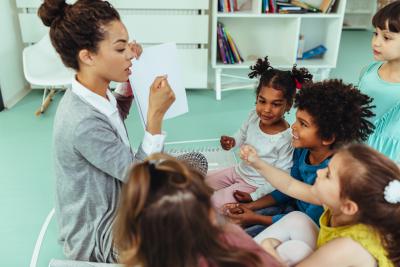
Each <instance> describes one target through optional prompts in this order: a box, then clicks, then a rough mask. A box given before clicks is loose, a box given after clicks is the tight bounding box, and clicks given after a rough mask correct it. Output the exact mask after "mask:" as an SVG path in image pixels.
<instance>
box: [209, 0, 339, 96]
mask: <svg viewBox="0 0 400 267" xmlns="http://www.w3.org/2000/svg"><path fill="white" fill-rule="evenodd" d="M261 6H262V0H251V4H249V5H248V9H246V10H241V11H236V12H229V13H228V12H226V13H222V12H218V0H212V25H211V26H212V33H211V34H212V41H211V65H212V67H213V70H214V72H215V91H216V99H217V100H220V99H221V93H222V91H225V90H234V89H239V88H246V87H250V88H254V81H249V80H248V79H247V78H246V76H247V73H248V71H245V70H248V69H249V67H250V66H251V65H253V64H254V63H255V61H256V59H257V58H260V57H265V56H268V57H269V59H270V61H271V64H272V66H274V67H276V68H291V67H292V66H293V64H295V63H296V64H297V65H298V67H306V68H309V69H310V71H311V72H313V73H314V74H316V75H315V76H316V77H319V78H320V79H325V78H327V77H328V76H329V72H330V70H331V69H332V68H335V67H336V61H337V56H338V51H339V43H340V37H341V33H342V24H343V17H344V13H345V7H346V0H336V1H335V4H334V6H333V8H332V10H331V12H330V13H305V14H276V13H274V14H272V13H267V14H265V13H262V12H261ZM219 22H220V23H223V25H224V27H225V29H226V30H227V31H228V32H229V33H230V35H231V36H232V38H233V39H234V41H235V43H236V45H237V47H238V50H239V51H240V54H241V56H242V58H243V60H244V62H243V63H236V64H224V63H222V62H221V61H220V59H219V56H218V51H217V49H219V48H218V45H217V43H218V38H217V24H218V23H219ZM300 36H303V37H304V51H307V50H309V49H311V48H314V47H316V46H318V45H321V44H322V45H324V46H325V47H326V48H327V51H326V53H325V54H324V55H323V57H322V58H318V59H307V60H298V59H297V49H298V45H299V38H300ZM238 70H242V71H240V73H241V74H240V75H238V74H237V73H238ZM232 73H234V74H232ZM225 78H228V79H229V80H233V79H237V80H239V81H241V82H239V83H236V84H233V85H228V86H226V85H225V84H226V83H225V80H224V79H225ZM223 85H224V86H223Z"/></svg>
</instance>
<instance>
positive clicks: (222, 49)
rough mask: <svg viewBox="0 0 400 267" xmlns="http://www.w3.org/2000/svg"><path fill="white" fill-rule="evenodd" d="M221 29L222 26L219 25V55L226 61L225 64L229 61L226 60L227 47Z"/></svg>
mask: <svg viewBox="0 0 400 267" xmlns="http://www.w3.org/2000/svg"><path fill="white" fill-rule="evenodd" d="M220 32H221V31H220V28H219V26H218V29H217V42H218V44H217V45H218V48H219V56H220V58H221V61H222V62H223V63H224V64H228V62H227V61H226V55H225V48H224V41H223V40H222V37H221V33H220Z"/></svg>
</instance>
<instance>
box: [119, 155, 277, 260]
mask: <svg viewBox="0 0 400 267" xmlns="http://www.w3.org/2000/svg"><path fill="white" fill-rule="evenodd" d="M211 194H212V190H211V189H210V188H209V187H208V186H207V185H206V184H205V183H204V177H203V176H202V175H201V174H200V173H199V172H197V171H194V170H193V169H190V168H188V167H187V165H185V164H183V163H181V162H179V161H177V160H175V159H174V158H171V157H169V156H167V155H163V154H154V155H152V156H151V157H150V158H149V159H148V160H146V161H145V162H143V163H139V164H137V165H136V166H134V167H133V168H132V170H131V171H130V174H129V177H128V181H127V183H126V185H124V187H123V189H122V193H121V199H120V206H119V210H118V214H117V217H116V221H115V225H114V226H115V228H114V237H115V243H116V247H117V248H118V252H119V256H120V257H119V259H120V262H121V263H123V264H126V265H127V266H141V267H186V266H193V267H195V266H199V267H207V266H215V267H221V266H237V267H239V266H242V267H245V266H249V267H250V266H252V267H254V266H258V267H261V266H271V267H273V266H278V265H277V262H276V261H275V260H274V259H273V258H272V257H271V256H270V255H269V254H267V253H265V251H263V249H262V248H261V247H259V246H258V245H257V244H256V243H255V242H254V241H253V240H252V239H251V238H250V237H249V236H247V235H246V233H245V232H244V231H243V230H242V229H240V228H239V227H237V226H235V225H231V224H223V223H222V222H221V221H220V220H219V218H218V215H217V214H216V212H215V211H214V210H213V207H212V204H211V200H210V197H211Z"/></svg>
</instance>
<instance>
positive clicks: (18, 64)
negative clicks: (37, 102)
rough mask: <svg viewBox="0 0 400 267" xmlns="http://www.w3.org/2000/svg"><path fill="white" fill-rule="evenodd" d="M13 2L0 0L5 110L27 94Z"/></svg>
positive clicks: (0, 69) (1, 84)
mask: <svg viewBox="0 0 400 267" xmlns="http://www.w3.org/2000/svg"><path fill="white" fill-rule="evenodd" d="M20 32H21V31H20V28H19V22H18V12H17V8H16V4H15V0H0V87H1V92H2V95H3V101H4V105H5V107H6V108H11V107H12V106H13V105H14V104H15V103H17V101H18V100H20V99H21V98H22V97H24V96H25V95H26V94H27V93H28V92H29V85H28V84H27V82H26V81H25V78H24V74H23V69H22V50H23V46H22V40H21V34H20Z"/></svg>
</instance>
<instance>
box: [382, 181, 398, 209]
mask: <svg viewBox="0 0 400 267" xmlns="http://www.w3.org/2000/svg"><path fill="white" fill-rule="evenodd" d="M384 196H385V200H386V201H387V202H389V203H391V204H397V203H400V181H399V180H393V181H391V182H389V184H388V185H387V186H386V187H385V191H384Z"/></svg>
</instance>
